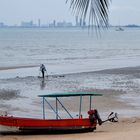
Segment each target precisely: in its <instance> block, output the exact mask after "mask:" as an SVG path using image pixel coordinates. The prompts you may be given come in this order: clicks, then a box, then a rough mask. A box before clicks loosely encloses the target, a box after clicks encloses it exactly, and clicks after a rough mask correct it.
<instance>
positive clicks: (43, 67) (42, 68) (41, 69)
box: [40, 64, 46, 78]
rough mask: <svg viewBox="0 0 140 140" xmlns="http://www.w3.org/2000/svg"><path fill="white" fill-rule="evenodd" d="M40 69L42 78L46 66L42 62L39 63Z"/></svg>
mask: <svg viewBox="0 0 140 140" xmlns="http://www.w3.org/2000/svg"><path fill="white" fill-rule="evenodd" d="M40 71H41V72H42V78H44V76H45V71H46V68H45V66H44V64H41V66H40Z"/></svg>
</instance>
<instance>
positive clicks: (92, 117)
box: [88, 109, 102, 125]
mask: <svg viewBox="0 0 140 140" xmlns="http://www.w3.org/2000/svg"><path fill="white" fill-rule="evenodd" d="M88 114H89V119H90V122H91V125H92V124H93V123H94V122H95V121H98V124H99V125H101V124H102V120H101V118H100V115H99V113H98V111H97V109H94V110H89V111H88Z"/></svg>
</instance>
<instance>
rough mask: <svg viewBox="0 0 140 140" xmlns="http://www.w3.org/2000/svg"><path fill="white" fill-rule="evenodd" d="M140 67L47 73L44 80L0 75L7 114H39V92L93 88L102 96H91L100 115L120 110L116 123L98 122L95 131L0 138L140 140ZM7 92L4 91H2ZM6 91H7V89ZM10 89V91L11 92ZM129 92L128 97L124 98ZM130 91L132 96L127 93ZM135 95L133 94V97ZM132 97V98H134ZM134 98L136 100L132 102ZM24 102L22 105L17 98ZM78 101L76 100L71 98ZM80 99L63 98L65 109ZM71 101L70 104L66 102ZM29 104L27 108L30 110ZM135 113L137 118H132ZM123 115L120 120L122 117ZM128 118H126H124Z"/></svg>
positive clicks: (1, 105)
mask: <svg viewBox="0 0 140 140" xmlns="http://www.w3.org/2000/svg"><path fill="white" fill-rule="evenodd" d="M139 79H140V67H133V68H120V69H110V70H102V71H96V72H84V73H76V74H67V75H50V76H49V77H46V78H45V80H42V78H38V77H33V76H29V77H20V75H19V76H18V77H16V78H10V79H0V85H1V86H0V97H1V98H0V111H1V112H4V111H8V113H9V114H13V115H18V116H22V115H23V114H24V115H25V116H27V115H28V114H29V113H30V114H31V116H38V114H36V113H37V112H38V113H40V112H39V110H40V106H39V105H40V100H38V98H37V95H38V94H44V93H46V94H47V93H50V92H67V91H77V92H78V91H92V92H96V93H102V94H103V96H102V97H95V98H94V99H93V103H94V105H93V108H97V109H98V110H99V112H100V114H101V116H103V119H105V118H106V117H107V115H108V114H109V113H110V112H111V111H114V112H117V113H118V114H119V118H120V120H121V121H120V122H119V123H115V124H112V123H105V124H104V125H102V126H98V128H97V130H96V131H95V132H92V133H91V132H90V133H83V134H67V135H37V136H22V135H20V136H16V135H12V136H3V135H0V140H12V139H17V140H18V139H21V140H33V139H39V140H44V139H46V138H48V139H53V140H55V139H61V140H63V139H67V140H72V139H81V140H82V139H86V140H90V139H95V140H115V139H119V140H124V139H127V140H130V139H134V140H139V137H140V119H138V118H139V115H140V111H139V108H140V105H139V99H140V98H139V91H140V83H139ZM3 91H4V92H6V94H4V92H3ZM7 91H8V92H7ZM10 91H11V92H10ZM15 91H18V94H16V92H15ZM128 95H129V98H127V97H128ZM130 95H131V96H130ZM135 96H136V97H135ZM134 97H135V98H134ZM134 99H137V104H134V102H135V100H134ZM21 101H22V102H23V104H22V107H21V106H19V105H18V104H19V102H21ZM74 101H77V102H74ZM78 102H79V99H78V100H77V99H72V100H71V99H68V100H64V103H65V104H66V106H67V108H68V109H71V110H72V111H74V112H75V111H76V109H75V106H77V104H78ZM68 103H70V104H71V107H70V106H69V104H68ZM83 104H84V106H83V110H84V113H87V108H88V99H85V100H84V103H83ZM29 108H30V110H29ZM134 117H137V118H134ZM122 118H123V120H122ZM127 118H129V119H127Z"/></svg>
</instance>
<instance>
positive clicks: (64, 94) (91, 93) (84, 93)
mask: <svg viewBox="0 0 140 140" xmlns="http://www.w3.org/2000/svg"><path fill="white" fill-rule="evenodd" d="M72 96H102V94H97V93H95V92H64V93H50V94H45V95H38V97H72Z"/></svg>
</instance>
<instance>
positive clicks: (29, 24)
mask: <svg viewBox="0 0 140 140" xmlns="http://www.w3.org/2000/svg"><path fill="white" fill-rule="evenodd" d="M117 26H118V25H116V26H112V25H109V27H117ZM119 26H120V25H119ZM71 27H80V28H84V27H88V25H87V24H86V22H85V21H83V20H82V19H78V16H76V18H75V24H74V25H73V23H72V22H67V21H56V20H53V21H52V22H51V23H48V24H42V23H41V20H40V19H38V21H37V23H36V24H35V23H34V22H33V21H32V20H31V21H21V23H20V25H6V24H5V23H4V22H0V28H71ZM121 27H131V28H133V27H135V28H136V27H137V28H138V27H140V25H135V24H130V25H129V24H128V25H125V26H121Z"/></svg>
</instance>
